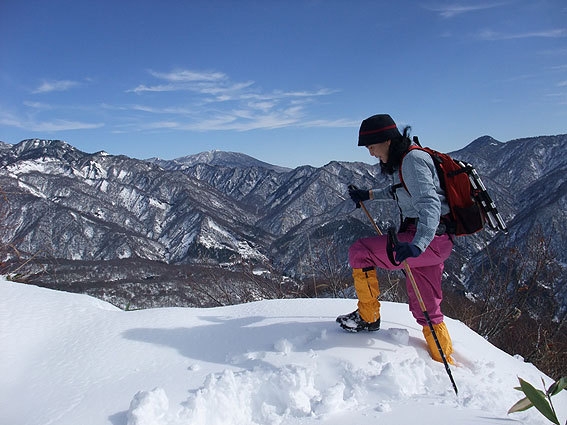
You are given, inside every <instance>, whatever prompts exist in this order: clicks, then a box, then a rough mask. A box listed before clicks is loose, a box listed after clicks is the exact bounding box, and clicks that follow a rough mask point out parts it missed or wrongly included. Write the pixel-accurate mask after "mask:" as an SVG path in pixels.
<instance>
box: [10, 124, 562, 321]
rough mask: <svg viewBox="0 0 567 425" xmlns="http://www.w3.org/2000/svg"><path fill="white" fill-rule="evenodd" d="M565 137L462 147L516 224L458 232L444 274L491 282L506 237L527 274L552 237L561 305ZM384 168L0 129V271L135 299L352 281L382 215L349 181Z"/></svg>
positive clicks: (464, 282)
mask: <svg viewBox="0 0 567 425" xmlns="http://www.w3.org/2000/svg"><path fill="white" fill-rule="evenodd" d="M566 145H567V135H557V136H541V137H532V138H525V139H518V140H512V141H508V142H506V143H503V142H499V141H497V140H495V139H493V138H492V137H489V136H483V137H481V138H478V139H476V140H474V141H473V142H472V143H470V144H469V145H468V146H466V147H465V148H463V149H461V150H458V151H455V152H452V153H451V155H452V156H453V157H455V158H458V159H462V160H465V161H467V162H470V163H472V164H474V165H475V167H476V168H477V170H478V171H479V173H480V174H481V176H482V178H483V180H484V183H485V184H486V186H487V187H488V189H489V192H490V193H491V195H492V196H493V198H494V200H495V201H496V204H497V206H498V208H499V210H500V212H501V214H502V216H503V217H504V219H505V220H506V222H507V224H508V227H509V230H510V232H509V234H508V235H504V234H495V233H494V232H491V231H488V230H485V231H482V232H481V233H479V234H476V235H474V236H467V237H463V238H458V240H457V241H456V246H455V253H454V255H452V256H451V259H450V261H448V262H447V264H446V285H449V286H452V287H454V288H460V289H459V290H462V291H464V292H467V293H468V292H472V293H475V294H480V293H482V292H483V288H482V285H481V283H480V281H481V280H480V279H478V278H477V277H478V276H479V274H480V275H482V274H483V273H485V271H486V268H487V267H489V266H490V264H494V263H495V261H496V262H497V260H498V256H499V255H500V254H502V253H504V252H511V253H514V252H515V253H519V254H517V255H522V256H525V258H527V260H526V262H525V264H526V265H527V266H526V269H525V270H523V272H522V273H524V275H525V276H528V275H529V274H530V273H531V272H533V269H534V267H537V264H534V265H533V267H531V268H530V267H528V265H529V264H530V261H532V259H531V257H530V258H528V254H529V255H532V251H533V249H534V247H536V246H539V245H538V244H540V243H543V248H544V250H545V252H546V253H547V254H548V255H549V256H551V257H552V258H551V261H552V262H553V267H555V268H557V267H559V269H558V273H559V274H558V276H557V279H556V280H554V282H553V285H550V284H549V283H547V286H548V287H549V288H548V289H549V291H551V293H552V294H553V295H552V296H553V297H555V299H556V301H557V300H559V307H557V310H558V313H562V312H563V314H564V312H565V309H567V306H566V304H567V303H566V302H565V299H566V298H567V297H566V295H567V294H566V289H564V288H567V285H565V283H567V282H565V280H566V279H565V276H566V273H565V264H567V253H566V251H565V250H564V247H565V236H564V235H566V234H567V229H566V214H567V208H566V191H567V183H566V179H565V175H566V173H565V171H566V167H567V160H566V159H565V155H564V152H565V149H566V147H567V146H566ZM387 183H388V179H387V178H386V177H385V176H383V175H381V174H380V168H379V166H377V165H371V164H367V163H361V162H339V161H333V162H330V163H328V164H326V165H325V166H323V167H319V168H316V167H311V166H302V167H297V168H295V169H289V168H284V167H278V166H275V165H271V164H267V163H265V162H262V161H259V160H257V159H255V158H252V157H250V156H247V155H244V154H241V153H235V152H222V151H212V152H204V153H200V154H197V155H191V156H187V157H183V158H178V159H175V160H161V159H158V158H152V159H148V160H137V159H133V158H129V157H126V156H114V155H109V154H107V153H105V152H97V153H92V154H90V153H85V152H82V151H80V150H78V149H76V148H74V147H73V146H71V145H70V144H68V143H66V142H63V141H60V140H41V139H29V140H24V141H22V142H20V143H18V144H16V145H9V144H5V143H0V189H1V191H2V194H3V202H2V203H1V204H0V217H1V218H2V231H1V237H0V245H1V247H2V252H1V254H2V257H1V258H0V260H1V261H2V270H0V272H2V273H4V274H9V275H11V276H12V277H13V278H14V279H19V280H25V281H27V282H31V283H36V284H40V285H42V286H47V287H52V288H57V289H65V290H69V291H73V292H86V293H90V294H92V295H96V296H99V297H101V298H103V299H106V300H109V301H111V302H113V303H115V304H116V305H119V306H121V307H123V308H124V307H128V308H144V307H151V306H163V305H192V306H205V305H219V304H230V303H234V302H241V301H249V300H253V299H259V298H262V297H263V294H262V291H261V290H260V291H259V290H258V288H265V290H266V291H267V290H268V289H269V290H270V291H272V295H273V294H274V293H275V294H276V295H280V296H283V295H284V294H289V293H293V292H294V291H295V293H296V294H299V295H305V294H311V295H312V294H313V291H315V294H317V295H319V294H328V293H329V291H330V289H329V288H331V287H332V288H333V289H332V290H337V287H339V289H341V290H344V291H348V289H347V288H348V286H349V284H350V280H349V270H348V264H346V257H347V251H348V247H349V246H350V244H351V243H352V242H354V241H355V240H356V239H357V238H359V237H363V236H371V235H373V234H374V229H373V228H372V226H371V223H370V222H369V220H368V218H367V217H366V216H365V215H364V213H363V212H361V210H359V209H355V208H354V205H353V203H352V201H351V200H350V198H349V197H348V195H347V185H348V184H355V185H357V186H358V187H361V188H370V187H380V186H382V185H386V184H387ZM367 206H368V208H369V210H370V212H371V214H372V216H373V217H375V219H376V222H377V224H378V225H379V226H380V227H381V228H382V229H386V228H387V227H388V226H389V225H392V224H396V222H397V216H398V212H397V207H396V206H395V204H394V203H393V202H382V203H381V202H369V203H367ZM538 241H539V242H538ZM541 241H543V242H541ZM494 253H497V254H494ZM532 256H533V255H532ZM503 267H505V265H503V264H501V265H499V266H498V267H497V268H498V269H502V268H503ZM556 271H557V270H556ZM518 273H520V272H518ZM516 277H517V276H516ZM331 280H337V281H338V282H339V283H338V286H331V285H330V284H329V281H331ZM520 280H521V279H520ZM197 282H199V283H197ZM202 282H206V283H207V285H208V287H205V288H204V287H203V284H202ZM310 282H313V285H311V283H310ZM228 283H230V287H231V289H230V290H229V292H230V293H227V289H226V286H227V284H228ZM507 283H509V282H507ZM542 285H543V284H542ZM311 286H312V287H311ZM318 288H320V289H318ZM319 291H320V292H319ZM549 291H548V292H549ZM331 292H332V291H331ZM335 295H336V294H335Z"/></svg>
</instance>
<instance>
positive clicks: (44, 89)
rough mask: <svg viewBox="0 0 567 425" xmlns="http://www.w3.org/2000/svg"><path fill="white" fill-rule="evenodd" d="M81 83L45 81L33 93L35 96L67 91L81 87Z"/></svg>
mask: <svg viewBox="0 0 567 425" xmlns="http://www.w3.org/2000/svg"><path fill="white" fill-rule="evenodd" d="M80 84H81V83H80V82H78V81H71V80H58V81H44V82H43V83H41V85H40V86H39V87H37V88H36V89H35V90H33V91H32V93H34V94H39V93H50V92H54V91H67V90H69V89H72V88H74V87H77V86H79V85H80Z"/></svg>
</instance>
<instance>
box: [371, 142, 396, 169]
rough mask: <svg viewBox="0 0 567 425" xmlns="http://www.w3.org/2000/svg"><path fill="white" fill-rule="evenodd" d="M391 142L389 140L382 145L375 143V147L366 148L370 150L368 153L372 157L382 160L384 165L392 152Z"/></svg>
mask: <svg viewBox="0 0 567 425" xmlns="http://www.w3.org/2000/svg"><path fill="white" fill-rule="evenodd" d="M391 143H392V141H391V140H387V141H385V142H382V143H375V144H373V145H368V146H366V147H367V148H368V153H369V154H370V156H373V157H375V158H378V159H380V161H381V162H382V163H384V164H385V163H387V162H388V156H389V155H388V153H389V151H390V144H391Z"/></svg>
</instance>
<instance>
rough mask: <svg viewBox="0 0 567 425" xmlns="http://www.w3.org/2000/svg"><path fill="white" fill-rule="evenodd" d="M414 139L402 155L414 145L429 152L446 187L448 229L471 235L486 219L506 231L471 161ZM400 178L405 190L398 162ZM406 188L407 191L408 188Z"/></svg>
mask: <svg viewBox="0 0 567 425" xmlns="http://www.w3.org/2000/svg"><path fill="white" fill-rule="evenodd" d="M413 141H414V143H416V145H412V146H410V148H409V149H408V151H407V152H406V153H405V154H404V156H405V155H407V154H408V152H410V151H412V150H414V149H419V150H422V151H424V152H427V153H428V154H429V155H431V158H432V159H433V163H434V164H435V169H436V170H437V175H438V176H439V182H440V184H441V189H443V190H444V191H445V197H446V199H447V203H448V204H449V209H450V213H449V220H448V223H445V224H447V226H448V230H447V233H451V234H455V235H457V236H462V235H471V234H473V233H476V232H478V231H480V230H482V228H483V227H484V223H485V222H487V223H488V224H489V226H490V228H491V229H492V230H502V231H503V232H504V233H508V228H507V227H506V223H504V220H503V219H502V217H501V216H500V213H499V212H498V210H497V209H496V205H495V204H494V202H493V201H492V198H491V197H490V195H489V194H488V192H487V190H486V187H485V186H484V183H483V182H482V180H481V179H480V176H479V175H478V173H477V171H476V169H475V168H474V167H473V166H472V165H471V164H469V163H466V162H464V161H458V160H455V159H453V158H451V157H450V156H449V155H447V154H446V153H441V152H438V151H436V150H433V149H431V148H424V147H422V146H421V145H420V144H419V140H418V138H417V137H415V136H414V138H413ZM402 161H403V157H402ZM400 181H401V182H402V185H403V186H404V188H405V189H406V190H407V187H406V185H405V183H404V180H403V178H402V166H401V163H400ZM407 191H408V193H409V190H407ZM410 196H411V193H410Z"/></svg>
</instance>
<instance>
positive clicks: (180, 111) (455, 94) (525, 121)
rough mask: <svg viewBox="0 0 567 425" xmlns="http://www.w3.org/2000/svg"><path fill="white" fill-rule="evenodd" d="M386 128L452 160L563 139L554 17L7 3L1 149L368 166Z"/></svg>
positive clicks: (535, 2) (541, 9)
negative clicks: (36, 143) (369, 138)
mask: <svg viewBox="0 0 567 425" xmlns="http://www.w3.org/2000/svg"><path fill="white" fill-rule="evenodd" d="M376 113H389V114H391V115H392V117H393V118H394V119H395V120H396V122H397V123H398V125H399V126H403V125H411V126H412V128H413V134H416V135H419V137H420V139H421V141H422V143H423V144H425V145H428V146H431V147H434V148H436V149H438V150H444V151H451V150H456V149H459V148H461V147H463V146H465V145H467V144H468V143H470V142H471V141H472V140H474V139H475V138H477V137H480V136H482V135H485V134H488V135H490V136H493V137H494V138H496V139H498V140H500V141H508V140H511V139H515V138H521V137H530V136H539V135H549V134H563V133H567V3H566V2H565V1H564V0H475V1H442V0H424V1H404V0H400V1H366V0H340V1H339V0H325V1H324V0H303V1H300V0H285V1H284V0H282V1H270V0H264V1H261V0H255V1H252V0H241V1H228V0H207V1H204V0H203V1H197V0H194V1H191V0H187V1H180V0H162V1H157V0H156V1H150V0H98V1H85V0H49V1H44V0H41V1H36V0H0V140H1V141H4V142H6V143H18V142H19V141H21V140H23V139H27V138H47V139H61V140H65V141H67V142H68V143H70V144H71V145H73V146H75V147H77V148H79V149H81V150H84V151H86V152H97V151H100V150H104V151H107V152H109V153H111V154H124V155H128V156H131V157H135V158H140V159H143V158H149V157H155V156H157V157H161V158H164V159H172V158H177V157H181V156H184V155H190V154H194V153H198V152H202V151H208V150H212V149H218V150H227V151H235V152H243V153H245V154H248V155H251V156H254V157H256V158H258V159H261V160H264V161H267V162H270V163H272V164H277V165H284V166H289V167H296V166H299V165H304V164H309V165H314V166H322V165H324V164H326V163H328V162H329V161H332V160H345V161H357V160H361V161H365V162H371V163H372V162H374V159H373V158H371V157H369V156H368V153H367V151H366V149H364V148H359V147H357V146H356V140H357V132H358V127H359V125H360V122H361V120H363V119H364V118H366V117H368V116H370V115H373V114H376Z"/></svg>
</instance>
